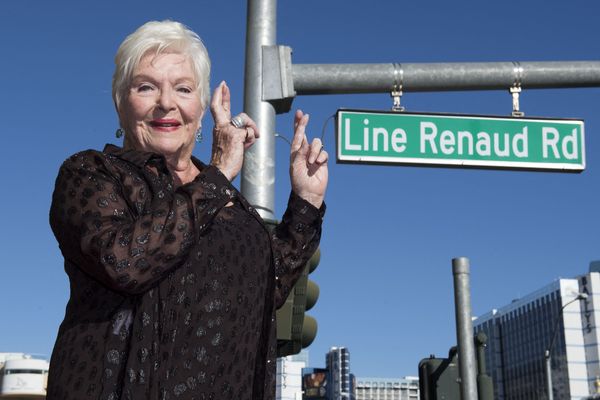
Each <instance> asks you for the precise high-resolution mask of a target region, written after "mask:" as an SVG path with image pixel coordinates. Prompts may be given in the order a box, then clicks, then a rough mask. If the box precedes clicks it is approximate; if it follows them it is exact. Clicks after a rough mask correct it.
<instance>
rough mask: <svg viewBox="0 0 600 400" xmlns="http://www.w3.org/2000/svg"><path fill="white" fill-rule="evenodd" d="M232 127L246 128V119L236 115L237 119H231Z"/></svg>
mask: <svg viewBox="0 0 600 400" xmlns="http://www.w3.org/2000/svg"><path fill="white" fill-rule="evenodd" d="M231 125H233V126H235V127H236V128H238V129H240V128H243V127H244V126H246V124H244V119H243V118H242V117H241V116H239V115H236V116H235V117H233V118H231Z"/></svg>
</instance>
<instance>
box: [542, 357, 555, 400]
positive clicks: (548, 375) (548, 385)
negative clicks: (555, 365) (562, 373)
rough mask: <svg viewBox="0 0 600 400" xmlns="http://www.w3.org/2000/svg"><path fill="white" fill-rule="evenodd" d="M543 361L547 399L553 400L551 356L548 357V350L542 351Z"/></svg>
mask: <svg viewBox="0 0 600 400" xmlns="http://www.w3.org/2000/svg"><path fill="white" fill-rule="evenodd" d="M544 363H545V365H546V392H547V393H548V400H554V392H553V391H552V365H551V364H552V358H551V357H550V350H546V351H545V352H544Z"/></svg>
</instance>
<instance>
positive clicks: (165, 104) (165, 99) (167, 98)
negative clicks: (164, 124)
mask: <svg viewBox="0 0 600 400" xmlns="http://www.w3.org/2000/svg"><path fill="white" fill-rule="evenodd" d="M158 106H159V107H160V108H161V109H163V110H165V111H169V110H172V109H173V108H175V102H174V99H173V92H172V90H171V89H161V90H160V94H159V96H158Z"/></svg>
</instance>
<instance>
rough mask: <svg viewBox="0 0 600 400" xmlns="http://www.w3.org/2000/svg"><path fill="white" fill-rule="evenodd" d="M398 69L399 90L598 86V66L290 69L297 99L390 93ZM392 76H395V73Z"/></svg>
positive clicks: (541, 64) (599, 63) (567, 63)
mask: <svg viewBox="0 0 600 400" xmlns="http://www.w3.org/2000/svg"><path fill="white" fill-rule="evenodd" d="M398 65H401V68H402V76H403V79H402V81H403V82H402V91H403V92H404V93H406V92H437V91H453V90H509V89H510V88H511V87H513V86H514V85H515V82H516V81H517V80H518V81H519V83H520V85H519V86H520V87H521V88H523V89H543V88H568V87H571V88H572V87H600V61H560V62H558V61H544V62H486V63H480V62H473V63H413V64H404V63H402V64H398V63H387V64H293V68H292V71H293V74H292V75H293V80H294V82H293V88H294V90H295V91H296V93H297V94H298V95H305V94H336V93H391V91H392V90H393V88H394V83H395V82H396V81H397V78H396V76H397V74H398V72H397V68H398V67H397V66H398ZM395 72H396V74H395Z"/></svg>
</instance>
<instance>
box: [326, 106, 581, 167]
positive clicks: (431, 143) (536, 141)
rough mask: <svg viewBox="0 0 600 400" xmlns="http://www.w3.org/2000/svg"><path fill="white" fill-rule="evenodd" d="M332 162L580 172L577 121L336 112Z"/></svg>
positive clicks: (579, 124) (579, 145) (382, 112)
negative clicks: (334, 153) (333, 159)
mask: <svg viewBox="0 0 600 400" xmlns="http://www.w3.org/2000/svg"><path fill="white" fill-rule="evenodd" d="M336 130H337V132H336V140H337V143H336V147H337V161H338V162H341V163H372V164H382V163H383V164H406V165H430V166H455V167H465V168H498V169H507V168H508V169H527V170H553V171H564V172H581V171H583V170H584V169H585V144H584V133H583V121H582V120H574V119H556V118H514V117H502V116H477V115H458V114H424V113H419V114H416V113H408V112H387V111H360V110H338V112H337V114H336Z"/></svg>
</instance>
